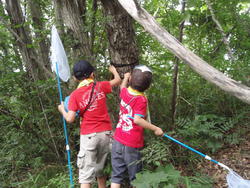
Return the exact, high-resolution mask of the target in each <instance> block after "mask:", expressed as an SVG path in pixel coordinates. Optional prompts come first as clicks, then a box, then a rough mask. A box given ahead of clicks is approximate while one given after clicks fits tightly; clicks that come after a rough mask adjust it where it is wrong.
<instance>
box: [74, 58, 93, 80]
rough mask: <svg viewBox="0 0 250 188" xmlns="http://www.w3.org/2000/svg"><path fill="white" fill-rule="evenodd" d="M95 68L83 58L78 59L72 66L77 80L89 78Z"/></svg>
mask: <svg viewBox="0 0 250 188" xmlns="http://www.w3.org/2000/svg"><path fill="white" fill-rule="evenodd" d="M94 70H95V68H94V67H93V66H92V65H91V64H90V63H89V62H88V61H85V60H80V61H78V62H77V63H76V64H75V65H74V67H73V74H74V76H75V78H76V79H77V80H84V79H86V78H89V77H90V75H91V73H92V72H94Z"/></svg>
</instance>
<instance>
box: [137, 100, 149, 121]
mask: <svg viewBox="0 0 250 188" xmlns="http://www.w3.org/2000/svg"><path fill="white" fill-rule="evenodd" d="M137 100H138V101H136V105H135V107H134V115H138V116H141V117H146V114H147V104H148V101H147V99H146V98H145V97H141V98H139V99H137Z"/></svg>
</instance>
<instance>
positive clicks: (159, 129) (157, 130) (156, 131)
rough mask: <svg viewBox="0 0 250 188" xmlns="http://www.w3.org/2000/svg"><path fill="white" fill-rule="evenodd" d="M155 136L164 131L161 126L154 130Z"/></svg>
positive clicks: (160, 134)
mask: <svg viewBox="0 0 250 188" xmlns="http://www.w3.org/2000/svg"><path fill="white" fill-rule="evenodd" d="M154 133H155V135H156V136H162V135H163V134H164V133H163V131H162V129H161V128H159V127H157V128H156V130H155V131H154Z"/></svg>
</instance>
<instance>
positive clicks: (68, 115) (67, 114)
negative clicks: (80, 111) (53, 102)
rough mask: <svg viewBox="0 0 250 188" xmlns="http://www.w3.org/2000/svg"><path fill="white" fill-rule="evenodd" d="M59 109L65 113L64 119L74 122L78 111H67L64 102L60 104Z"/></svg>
mask: <svg viewBox="0 0 250 188" xmlns="http://www.w3.org/2000/svg"><path fill="white" fill-rule="evenodd" d="M58 111H59V112H60V113H61V114H62V115H63V117H64V119H65V120H66V121H67V122H68V123H73V122H74V120H75V117H76V112H74V111H69V112H66V111H65V109H64V104H63V102H62V103H61V104H60V105H58Z"/></svg>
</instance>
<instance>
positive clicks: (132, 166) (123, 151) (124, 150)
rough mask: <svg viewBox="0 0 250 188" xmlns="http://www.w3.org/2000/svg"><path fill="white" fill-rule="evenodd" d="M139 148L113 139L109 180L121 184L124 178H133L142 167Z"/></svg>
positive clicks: (131, 179)
mask: <svg viewBox="0 0 250 188" xmlns="http://www.w3.org/2000/svg"><path fill="white" fill-rule="evenodd" d="M141 149H142V148H132V147H128V146H125V145H123V144H121V143H120V142H118V141H116V140H114V142H113V145H112V152H111V163H112V176H111V182H112V183H117V184H123V183H124V179H126V178H127V177H129V181H130V182H131V181H133V180H134V179H135V175H136V173H138V172H139V171H141V169H142V161H141V152H140V151H141Z"/></svg>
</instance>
